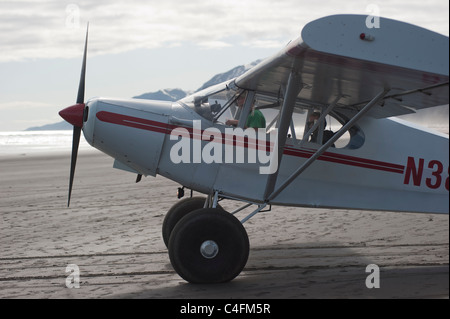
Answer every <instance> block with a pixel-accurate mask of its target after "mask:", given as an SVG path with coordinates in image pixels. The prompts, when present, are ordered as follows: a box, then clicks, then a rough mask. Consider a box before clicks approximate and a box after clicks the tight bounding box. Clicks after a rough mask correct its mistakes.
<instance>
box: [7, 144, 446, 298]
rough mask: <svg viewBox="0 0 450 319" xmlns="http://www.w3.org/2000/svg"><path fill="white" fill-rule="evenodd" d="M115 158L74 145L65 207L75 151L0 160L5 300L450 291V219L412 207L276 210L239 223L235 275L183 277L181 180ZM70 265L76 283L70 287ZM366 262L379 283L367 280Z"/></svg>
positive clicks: (229, 205)
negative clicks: (173, 247) (137, 170)
mask: <svg viewBox="0 0 450 319" xmlns="http://www.w3.org/2000/svg"><path fill="white" fill-rule="evenodd" d="M112 163H113V160H112V159H111V158H109V157H107V156H106V155H103V154H101V153H98V152H97V151H92V152H82V153H80V155H79V157H78V165H77V170H76V175H75V183H74V189H73V193H72V201H71V207H70V208H67V207H66V203H67V192H68V185H67V184H68V176H69V165H70V154H64V155H53V156H20V157H9V158H5V157H3V158H0V216H1V224H0V297H1V298H250V299H252V298H258V299H260V298H269V299H270V298H448V297H449V289H448V287H449V219H448V218H449V217H448V215H435V214H433V215H429V214H415V213H393V212H368V211H347V210H329V209H310V208H292V207H273V208H272V211H271V212H266V213H261V214H259V215H257V216H255V217H254V218H252V219H251V220H250V221H248V222H247V223H245V227H246V229H247V232H248V235H249V238H250V245H251V251H250V257H249V260H248V263H247V265H246V267H245V269H244V271H243V272H242V273H241V275H240V276H239V277H237V278H236V279H235V280H234V281H232V282H230V283H227V284H220V285H191V284H188V283H186V282H185V281H184V280H182V279H181V278H180V277H179V276H178V275H177V274H176V273H175V271H174V270H173V269H172V266H171V264H170V262H169V257H168V253H167V250H166V248H165V246H164V243H163V241H162V237H161V227H162V222H163V219H164V216H165V213H166V212H167V211H168V209H169V208H170V207H171V206H172V205H173V204H174V203H175V202H176V201H177V198H176V190H177V187H179V185H178V184H176V183H174V182H172V181H170V180H167V179H165V178H163V177H156V178H152V177H147V178H143V179H142V181H141V182H140V183H138V184H136V183H135V178H136V176H135V175H133V174H130V173H127V172H123V171H119V170H116V169H113V168H112ZM187 193H188V192H187ZM187 195H188V194H187ZM196 195H198V194H196ZM221 205H222V206H223V207H224V208H226V209H228V210H232V209H233V208H235V207H237V206H236V203H233V202H227V201H222V202H221ZM249 212H250V211H249V210H246V211H245V212H241V213H239V216H241V215H242V217H244V216H245V215H246V213H249ZM69 264H76V265H77V266H78V267H79V271H80V288H78V289H76V288H72V289H70V288H67V287H66V278H67V277H68V276H69V273H66V266H67V265H69ZM369 264H376V265H377V266H378V267H379V269H380V288H372V289H368V288H367V287H366V278H367V276H369V275H370V273H366V266H367V265H369Z"/></svg>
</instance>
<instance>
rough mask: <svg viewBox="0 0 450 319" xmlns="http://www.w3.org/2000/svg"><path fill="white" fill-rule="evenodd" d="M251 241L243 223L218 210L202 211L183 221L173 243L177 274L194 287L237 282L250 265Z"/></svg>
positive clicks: (188, 216)
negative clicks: (235, 280) (199, 284)
mask: <svg viewBox="0 0 450 319" xmlns="http://www.w3.org/2000/svg"><path fill="white" fill-rule="evenodd" d="M249 246H250V244H249V240H248V236H247V232H246V231H245V228H244V226H242V224H241V222H240V221H239V220H238V219H236V217H234V216H233V215H231V214H229V213H227V212H226V211H224V210H222V209H218V208H201V209H198V210H196V211H194V212H192V213H190V214H188V215H186V216H185V217H183V218H182V219H181V220H180V221H179V222H178V223H177V225H176V226H175V228H174V229H173V231H172V234H171V236H170V240H169V257H170V262H171V263H172V266H173V268H174V269H175V271H176V272H177V273H178V274H179V275H180V276H181V277H182V278H183V279H184V280H186V281H188V282H190V283H221V282H228V281H231V280H233V279H234V278H235V277H236V276H237V275H239V274H240V272H241V271H242V269H244V266H245V264H246V263H247V259H248V255H249Z"/></svg>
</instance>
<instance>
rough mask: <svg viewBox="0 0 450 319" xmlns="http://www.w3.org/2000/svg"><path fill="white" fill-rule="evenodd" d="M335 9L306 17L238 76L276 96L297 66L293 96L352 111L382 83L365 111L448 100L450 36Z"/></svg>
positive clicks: (387, 111) (382, 113)
mask: <svg viewBox="0 0 450 319" xmlns="http://www.w3.org/2000/svg"><path fill="white" fill-rule="evenodd" d="M366 19H367V16H363V15H334V16H328V17H324V18H321V19H318V20H315V21H312V22H310V23H308V24H307V25H306V26H305V27H304V28H303V30H302V33H301V37H300V38H298V39H296V40H294V41H292V42H290V43H289V44H288V45H287V46H286V47H285V48H283V49H282V50H281V51H280V52H279V53H277V54H276V55H274V56H272V57H270V58H268V59H266V60H264V61H263V62H261V63H260V64H258V65H257V66H255V67H254V68H252V69H250V70H249V71H247V72H246V73H244V74H243V75H241V76H240V77H238V78H237V79H236V81H235V83H236V85H237V86H239V87H241V88H245V89H250V90H256V91H257V92H258V93H262V94H266V95H269V96H270V95H271V96H280V92H283V91H284V88H285V87H286V85H287V81H288V78H289V74H290V72H291V71H292V70H293V69H294V65H295V66H296V67H295V68H296V70H297V72H298V73H299V74H300V76H301V81H302V84H303V89H302V90H301V91H300V93H299V94H298V96H297V102H299V103H303V104H305V105H309V106H311V107H316V106H325V105H329V104H331V103H332V102H333V101H334V100H335V99H336V98H337V97H340V99H339V102H338V104H337V106H336V109H335V110H336V111H340V112H341V113H343V114H347V115H348V116H349V117H351V116H352V115H353V114H355V113H356V112H358V111H359V110H360V108H361V107H363V106H364V105H365V104H366V103H367V102H368V101H370V100H371V99H372V98H373V97H374V96H375V95H377V93H379V92H380V91H382V90H383V89H386V88H390V91H389V93H388V95H386V96H385V97H384V99H383V100H382V101H381V102H379V103H378V105H376V106H375V107H373V108H372V109H371V110H370V111H369V113H368V115H369V116H372V117H375V118H384V117H391V116H398V115H403V114H409V113H414V112H415V110H417V109H422V108H428V107H433V106H438V105H444V104H448V103H449V38H448V37H446V36H443V35H441V34H438V33H435V32H432V31H429V30H426V29H423V28H421V27H418V26H415V25H411V24H408V23H404V22H400V21H396V20H391V19H386V18H380V23H379V28H370V29H369V28H368V27H367V26H366Z"/></svg>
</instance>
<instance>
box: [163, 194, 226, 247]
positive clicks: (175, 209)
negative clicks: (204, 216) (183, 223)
mask: <svg viewBox="0 0 450 319" xmlns="http://www.w3.org/2000/svg"><path fill="white" fill-rule="evenodd" d="M205 201H206V198H205V197H190V198H185V199H182V200H180V201H179V202H177V203H176V204H175V205H173V206H172V207H171V208H170V209H169V211H168V212H167V214H166V217H164V222H163V226H162V237H163V240H164V244H165V245H166V247H169V238H170V233H171V232H172V229H173V228H174V227H175V225H176V224H177V223H178V221H179V220H180V219H181V218H183V217H184V216H186V215H187V214H189V213H190V212H193V211H194V210H197V209H199V208H203V206H204V205H205ZM217 207H220V206H219V205H217ZM220 208H221V207H220Z"/></svg>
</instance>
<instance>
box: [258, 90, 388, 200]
mask: <svg viewBox="0 0 450 319" xmlns="http://www.w3.org/2000/svg"><path fill="white" fill-rule="evenodd" d="M389 91H390V89H384V90H383V91H381V92H380V93H378V94H377V95H376V96H375V97H374V98H373V99H372V100H371V101H370V102H369V103H367V104H366V106H364V107H363V108H362V109H361V110H360V111H359V112H358V113H357V114H356V115H355V116H354V117H353V118H352V119H351V120H350V121H348V122H347V123H346V124H345V125H344V126H342V127H341V129H340V130H339V131H337V132H336V134H334V135H333V137H332V138H331V139H330V140H329V141H328V142H326V143H325V144H324V145H322V147H320V148H319V149H318V150H317V151H316V152H315V153H314V154H313V155H312V156H311V157H310V158H308V160H307V161H306V162H305V163H303V165H302V166H300V167H299V168H298V169H297V170H296V171H295V172H294V173H292V174H291V176H289V178H288V179H287V180H286V181H285V182H284V183H283V184H282V185H280V186H279V187H278V188H277V189H276V190H275V191H273V192H272V193H271V194H270V195H269V196H267V197H266V200H265V201H266V202H270V201H272V200H273V199H274V198H275V197H277V196H278V195H279V194H280V193H281V192H282V191H283V190H284V189H285V188H286V187H287V186H289V184H290V183H292V181H293V180H294V179H296V178H297V177H298V176H299V175H300V174H301V173H303V172H304V171H305V170H306V169H307V168H308V167H309V166H310V165H311V164H312V163H314V162H315V161H316V160H317V158H319V156H320V155H322V154H323V153H325V151H326V150H327V149H328V148H329V147H330V146H331V145H333V143H334V142H336V141H337V140H338V139H339V138H340V137H341V136H342V135H344V134H345V133H346V132H347V131H348V130H349V129H350V128H352V126H353V125H355V123H356V122H358V121H359V119H361V118H362V117H363V116H364V115H365V114H366V113H367V112H368V111H369V110H370V109H371V108H372V107H373V106H374V105H376V104H377V103H378V102H379V101H380V100H381V99H383V97H384V96H385V95H386V94H387V93H388V92H389ZM283 146H284V144H283ZM273 175H275V174H273Z"/></svg>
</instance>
